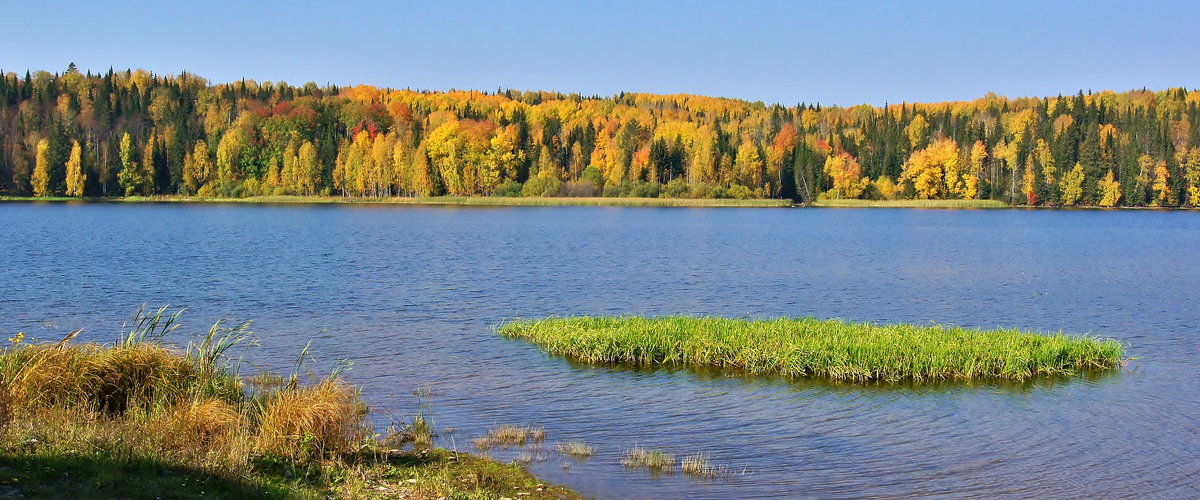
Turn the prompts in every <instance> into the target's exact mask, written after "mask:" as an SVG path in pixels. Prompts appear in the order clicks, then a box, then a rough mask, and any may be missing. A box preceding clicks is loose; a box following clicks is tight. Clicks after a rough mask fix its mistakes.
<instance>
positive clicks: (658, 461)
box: [621, 446, 675, 472]
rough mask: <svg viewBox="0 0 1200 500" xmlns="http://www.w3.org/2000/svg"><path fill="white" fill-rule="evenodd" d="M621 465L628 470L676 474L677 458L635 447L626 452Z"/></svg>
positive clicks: (660, 451) (657, 451)
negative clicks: (648, 470) (647, 470)
mask: <svg viewBox="0 0 1200 500" xmlns="http://www.w3.org/2000/svg"><path fill="white" fill-rule="evenodd" d="M621 465H623V466H625V468H628V469H650V470H651V471H653V472H674V471H675V456H674V455H671V454H669V453H666V452H664V451H662V450H659V449H654V450H647V449H646V448H643V447H641V446H634V447H633V448H631V449H630V450H629V451H627V452H625V457H624V458H622V459H621Z"/></svg>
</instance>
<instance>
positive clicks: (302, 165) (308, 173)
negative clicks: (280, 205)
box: [293, 141, 321, 194]
mask: <svg viewBox="0 0 1200 500" xmlns="http://www.w3.org/2000/svg"><path fill="white" fill-rule="evenodd" d="M294 170H295V173H294V174H293V175H295V179H296V181H295V182H296V184H295V189H296V192H297V193H300V194H315V193H316V192H317V184H318V183H319V182H320V180H321V167H320V164H319V163H318V161H317V148H316V147H315V146H313V143H312V142H310V141H304V144H301V145H300V152H299V153H297V154H296V166H295V167H294Z"/></svg>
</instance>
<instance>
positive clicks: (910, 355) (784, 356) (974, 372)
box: [498, 316, 1125, 382]
mask: <svg viewBox="0 0 1200 500" xmlns="http://www.w3.org/2000/svg"><path fill="white" fill-rule="evenodd" d="M498 331H499V333H500V334H501V335H504V336H507V337H511V338H519V339H525V340H528V341H530V342H533V343H534V344H537V345H539V346H541V347H542V348H543V349H544V350H546V351H547V352H549V353H551V354H555V355H561V356H567V357H569V358H572V359H575V360H578V361H582V362H584V363H590V364H616V363H627V364H633V365H640V366H655V365H681V366H698V367H718V368H729V369H736V370H742V371H745V372H748V373H752V374H777V375H782V376H786V377H823V378H828V379H833V380H839V381H856V382H874V381H885V382H900V381H913V382H924V381H936V380H960V381H967V380H981V379H996V380H1026V379H1029V378H1031V377H1036V376H1064V375H1075V374H1077V373H1080V372H1082V371H1090V370H1103V369H1108V368H1113V367H1116V366H1119V365H1121V364H1122V362H1123V361H1122V360H1123V359H1124V356H1125V354H1124V349H1123V347H1122V345H1121V343H1120V342H1117V341H1115V340H1104V339H1097V338H1093V337H1086V336H1073V335H1066V334H1063V333H1057V334H1052V335H1042V334H1037V333H1033V332H1028V331H1022V330H978V329H968V328H957V327H950V326H915V325H908V324H890V325H876V324H857V323H849V322H845V321H840V320H819V319H814V318H796V319H785V318H780V319H762V320H755V319H730V318H713V317H690V316H672V317H649V318H648V317H636V316H622V317H568V318H548V319H538V320H521V321H513V322H509V323H505V324H502V325H500V326H499V327H498Z"/></svg>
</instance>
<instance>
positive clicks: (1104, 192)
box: [1096, 170, 1121, 207]
mask: <svg viewBox="0 0 1200 500" xmlns="http://www.w3.org/2000/svg"><path fill="white" fill-rule="evenodd" d="M1096 187H1097V188H1099V189H1100V206H1102V207H1115V206H1117V202H1119V201H1121V183H1120V182H1117V181H1116V180H1114V179H1113V171H1112V170H1109V171H1108V173H1107V174H1104V178H1103V179H1100V180H1099V181H1098V182H1097V183H1096Z"/></svg>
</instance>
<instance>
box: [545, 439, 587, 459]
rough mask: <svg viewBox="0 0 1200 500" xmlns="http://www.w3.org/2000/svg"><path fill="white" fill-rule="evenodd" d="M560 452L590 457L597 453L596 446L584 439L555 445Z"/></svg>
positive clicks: (575, 456)
mask: <svg viewBox="0 0 1200 500" xmlns="http://www.w3.org/2000/svg"><path fill="white" fill-rule="evenodd" d="M554 448H555V449H556V450H558V452H559V453H562V454H563V455H567V456H569V457H574V458H588V457H590V456H592V455H595V454H596V448H595V447H594V446H592V445H590V444H587V443H585V442H583V441H567V442H565V443H558V444H557V445H555V447H554Z"/></svg>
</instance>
